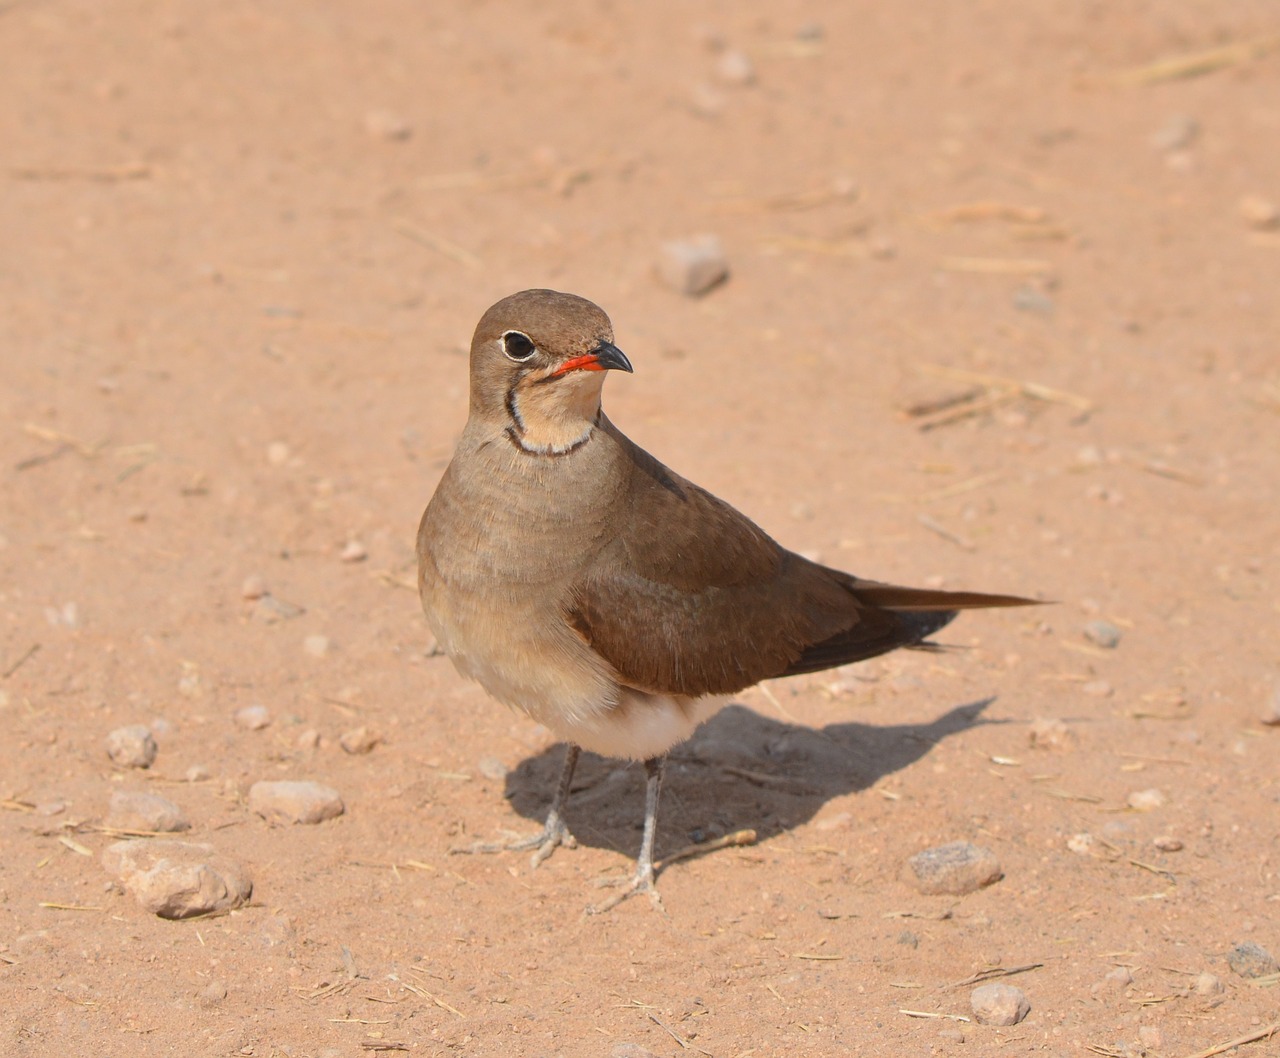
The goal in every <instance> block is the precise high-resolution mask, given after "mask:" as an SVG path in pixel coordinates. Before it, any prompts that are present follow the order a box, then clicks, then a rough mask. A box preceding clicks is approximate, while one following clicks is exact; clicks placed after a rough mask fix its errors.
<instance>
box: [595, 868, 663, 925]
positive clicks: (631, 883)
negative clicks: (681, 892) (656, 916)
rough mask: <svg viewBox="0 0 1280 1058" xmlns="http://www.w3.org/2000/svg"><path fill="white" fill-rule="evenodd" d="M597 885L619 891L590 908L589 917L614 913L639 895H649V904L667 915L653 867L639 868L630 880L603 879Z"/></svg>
mask: <svg viewBox="0 0 1280 1058" xmlns="http://www.w3.org/2000/svg"><path fill="white" fill-rule="evenodd" d="M596 885H598V886H601V887H605V886H617V887H618V891H617V892H616V893H614V894H613V895H612V896H610V897H609V899H607V900H605V901H604V902H602V903H599V904H592V905H591V906H590V907H588V908H587V914H588V915H603V914H604V913H605V912H606V911H612V910H613V909H614V908H615V907H617V906H618V905H619V904H620V903H622V901H624V900H626V899H627V898H628V897H630V896H635V895H636V894H637V893H648V895H649V902H650V903H652V904H653V906H654V909H655V910H657V911H661V912H662V913H663V914H664V915H665V914H666V913H667V909H666V908H665V907H664V906H663V904H662V895H661V894H660V893H659V892H658V886H657V884H656V882H655V881H654V872H653V867H652V865H650V866H649V867H647V868H645V867H640V866H637V868H636V873H635V874H633V875H632V876H631V877H630V878H601V879H600V880H599V881H598V882H596Z"/></svg>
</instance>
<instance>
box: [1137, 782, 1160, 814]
mask: <svg viewBox="0 0 1280 1058" xmlns="http://www.w3.org/2000/svg"><path fill="white" fill-rule="evenodd" d="M1164 803H1165V796H1164V793H1163V791H1161V790H1157V789H1156V788H1155V787H1152V788H1151V789H1150V790H1135V791H1134V792H1133V793H1131V794H1130V795H1129V799H1128V805H1129V807H1130V808H1132V809H1134V810H1135V811H1137V812H1150V811H1152V810H1153V809H1156V808H1160V807H1161V806H1163V805H1164Z"/></svg>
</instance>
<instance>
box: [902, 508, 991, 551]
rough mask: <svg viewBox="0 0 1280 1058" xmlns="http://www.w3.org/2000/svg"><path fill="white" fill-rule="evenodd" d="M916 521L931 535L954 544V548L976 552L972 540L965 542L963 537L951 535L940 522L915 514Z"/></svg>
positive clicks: (925, 515)
mask: <svg viewBox="0 0 1280 1058" xmlns="http://www.w3.org/2000/svg"><path fill="white" fill-rule="evenodd" d="M916 521H917V522H919V523H920V524H921V525H923V526H924V527H925V528H926V529H928V530H929V531H930V532H931V533H937V534H938V535H939V536H940V537H942V539H943V540H948V541H950V542H951V543H953V544H955V545H956V547H958V548H960V549H961V550H962V551H975V550H977V546H978V545H977V544H975V543H974V542H973V541H972V540H966V539H965V538H964V537H963V536H960V535H959V534H957V533H953V532H952V531H951V530H950V529H948V528H947V527H946V526H945V525H943V524H942V523H941V522H937V521H934V519H932V518H930V517H929V516H928V515H927V514H917V515H916Z"/></svg>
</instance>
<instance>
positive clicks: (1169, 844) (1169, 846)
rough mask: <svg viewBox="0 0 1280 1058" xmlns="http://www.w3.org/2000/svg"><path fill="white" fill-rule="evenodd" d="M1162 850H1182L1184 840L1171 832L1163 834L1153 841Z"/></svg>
mask: <svg viewBox="0 0 1280 1058" xmlns="http://www.w3.org/2000/svg"><path fill="white" fill-rule="evenodd" d="M1151 844H1153V845H1154V846H1155V847H1156V848H1157V849H1159V850H1160V851H1161V852H1181V851H1182V848H1183V845H1182V842H1181V841H1179V840H1178V839H1177V838H1175V837H1173V836H1172V835H1170V834H1161V835H1160V836H1159V837H1157V838H1154V839H1153V840H1152V842H1151Z"/></svg>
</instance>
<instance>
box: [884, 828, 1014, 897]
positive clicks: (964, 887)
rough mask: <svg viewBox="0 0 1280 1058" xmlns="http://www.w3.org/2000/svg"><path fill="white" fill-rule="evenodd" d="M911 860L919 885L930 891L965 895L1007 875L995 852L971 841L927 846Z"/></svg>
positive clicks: (916, 881) (919, 888) (920, 888)
mask: <svg viewBox="0 0 1280 1058" xmlns="http://www.w3.org/2000/svg"><path fill="white" fill-rule="evenodd" d="M907 863H908V865H909V866H910V868H911V873H912V876H913V881H914V883H915V887H916V888H917V889H918V890H919V891H920V892H922V893H925V894H929V895H932V894H937V893H948V894H950V895H952V896H962V895H964V894H965V893H972V892H976V891H977V890H979V889H981V888H982V887H983V886H986V885H990V884H991V883H992V882H994V881H997V880H998V879H999V878H1001V877H1002V876H1003V872H1002V871H1001V869H1000V861H999V860H998V859H996V855H995V853H994V852H992V851H991V850H990V849H984V848H982V847H980V846H978V845H974V844H972V843H970V842H968V841H955V842H952V843H951V844H949V845H939V846H936V847H935V848H931V849H925V850H924V851H923V852H918V853H916V854H915V855H914V856H912V857H911V859H909V860H908V861H907Z"/></svg>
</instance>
